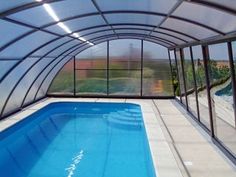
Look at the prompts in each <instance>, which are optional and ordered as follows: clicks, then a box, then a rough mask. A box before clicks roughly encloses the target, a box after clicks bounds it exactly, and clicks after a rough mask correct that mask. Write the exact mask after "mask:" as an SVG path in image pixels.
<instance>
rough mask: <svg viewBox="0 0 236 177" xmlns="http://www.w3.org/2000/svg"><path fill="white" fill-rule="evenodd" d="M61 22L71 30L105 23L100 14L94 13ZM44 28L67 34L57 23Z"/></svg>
mask: <svg viewBox="0 0 236 177" xmlns="http://www.w3.org/2000/svg"><path fill="white" fill-rule="evenodd" d="M63 24H64V25H65V26H67V27H68V28H69V29H70V30H71V31H72V32H74V31H79V30H82V29H84V28H89V27H93V26H97V25H105V24H106V23H105V21H104V20H103V19H102V17H101V16H100V15H96V16H88V17H82V18H78V19H73V20H69V21H65V22H63ZM46 29H47V30H49V31H52V32H54V33H58V34H62V35H64V34H68V33H67V32H66V31H65V30H64V29H62V28H61V27H60V26H58V25H57V24H56V25H52V26H50V27H47V28H46ZM79 35H80V34H79Z"/></svg>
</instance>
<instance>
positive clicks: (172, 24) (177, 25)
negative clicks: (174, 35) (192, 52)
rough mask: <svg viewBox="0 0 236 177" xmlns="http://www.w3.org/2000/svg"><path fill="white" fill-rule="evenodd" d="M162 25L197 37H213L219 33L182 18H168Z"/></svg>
mask: <svg viewBox="0 0 236 177" xmlns="http://www.w3.org/2000/svg"><path fill="white" fill-rule="evenodd" d="M161 27H165V28H169V29H173V30H175V31H179V32H182V33H185V34H187V35H190V36H193V37H195V38H197V39H205V38H208V37H213V36H217V35H219V34H218V33H215V32H213V31H211V30H208V29H207V28H203V27H201V26H198V25H194V24H192V23H188V22H184V21H182V20H177V19H171V18H168V19H167V20H166V21H165V22H164V23H163V24H162V25H161Z"/></svg>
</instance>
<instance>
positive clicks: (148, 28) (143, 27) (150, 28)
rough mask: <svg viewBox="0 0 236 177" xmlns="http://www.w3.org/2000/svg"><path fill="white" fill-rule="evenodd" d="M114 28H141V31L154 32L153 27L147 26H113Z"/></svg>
mask: <svg viewBox="0 0 236 177" xmlns="http://www.w3.org/2000/svg"><path fill="white" fill-rule="evenodd" d="M112 27H113V28H131V29H132V28H141V29H147V30H152V29H153V27H150V26H145V25H142V24H140V25H132V24H131V25H112Z"/></svg>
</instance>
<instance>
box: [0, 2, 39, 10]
mask: <svg viewBox="0 0 236 177" xmlns="http://www.w3.org/2000/svg"><path fill="white" fill-rule="evenodd" d="M31 2H35V1H34V0H17V1H16V0H1V1H0V12H4V11H7V10H10V9H13V8H16V7H18V6H22V5H25V4H28V3H31Z"/></svg>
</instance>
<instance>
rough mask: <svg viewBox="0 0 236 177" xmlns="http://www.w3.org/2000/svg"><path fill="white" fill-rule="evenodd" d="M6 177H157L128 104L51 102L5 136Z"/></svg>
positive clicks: (1, 156)
mask: <svg viewBox="0 0 236 177" xmlns="http://www.w3.org/2000/svg"><path fill="white" fill-rule="evenodd" d="M0 140H1V141H0V172H1V176H4V177H25V176H28V177H80V176H81V177H155V176H156V175H155V172H154V168H153V163H152V158H151V154H150V149H149V145H148V141H147V136H146V132H145V127H144V124H143V119H142V113H141V109H140V106H139V105H136V104H129V103H84V102H83V103H82V102H81V103H80V102H79V103H73V102H71V103H69V102H61V103H51V104H49V105H48V106H46V107H44V108H42V109H41V110H39V111H37V112H36V113H34V114H32V115H30V116H29V117H27V118H26V119H24V120H22V121H21V122H19V123H17V124H15V125H14V126H12V127H10V128H8V129H6V130H4V131H3V132H1V133H0Z"/></svg>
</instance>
